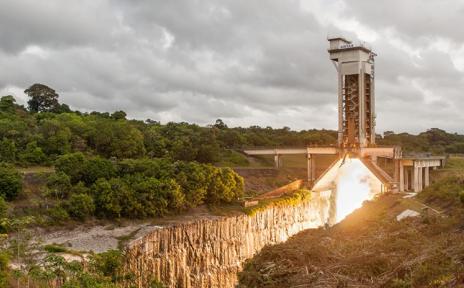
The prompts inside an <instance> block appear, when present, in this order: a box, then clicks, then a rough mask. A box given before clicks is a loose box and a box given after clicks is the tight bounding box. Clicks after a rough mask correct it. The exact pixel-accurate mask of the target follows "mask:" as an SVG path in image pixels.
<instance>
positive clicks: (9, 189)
mask: <svg viewBox="0 0 464 288" xmlns="http://www.w3.org/2000/svg"><path fill="white" fill-rule="evenodd" d="M21 189H22V179H21V175H20V174H19V172H18V171H17V170H16V168H15V167H14V166H12V165H8V164H1V163H0V197H3V198H4V199H6V200H13V199H15V198H16V197H17V196H18V194H19V192H20V191H21Z"/></svg>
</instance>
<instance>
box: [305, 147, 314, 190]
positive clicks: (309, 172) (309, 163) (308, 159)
mask: <svg viewBox="0 0 464 288" xmlns="http://www.w3.org/2000/svg"><path fill="white" fill-rule="evenodd" d="M306 173H307V177H308V182H309V183H312V181H313V179H312V177H311V154H307V155H306Z"/></svg>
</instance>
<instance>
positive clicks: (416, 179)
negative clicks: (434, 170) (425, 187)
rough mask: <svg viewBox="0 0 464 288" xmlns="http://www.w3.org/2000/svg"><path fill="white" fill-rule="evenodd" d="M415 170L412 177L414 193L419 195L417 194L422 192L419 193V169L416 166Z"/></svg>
mask: <svg viewBox="0 0 464 288" xmlns="http://www.w3.org/2000/svg"><path fill="white" fill-rule="evenodd" d="M413 169H414V173H413V174H414V175H413V177H412V181H413V182H412V183H413V191H414V192H416V193H417V192H420V191H419V167H416V166H415V165H414V167H413Z"/></svg>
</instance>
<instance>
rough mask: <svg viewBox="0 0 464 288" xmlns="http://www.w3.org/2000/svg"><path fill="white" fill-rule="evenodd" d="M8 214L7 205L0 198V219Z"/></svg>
mask: <svg viewBox="0 0 464 288" xmlns="http://www.w3.org/2000/svg"><path fill="white" fill-rule="evenodd" d="M7 212H8V204H7V203H6V201H5V199H3V197H0V218H5V217H6V216H7Z"/></svg>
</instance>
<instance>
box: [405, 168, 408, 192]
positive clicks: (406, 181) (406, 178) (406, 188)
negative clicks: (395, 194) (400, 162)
mask: <svg viewBox="0 0 464 288" xmlns="http://www.w3.org/2000/svg"><path fill="white" fill-rule="evenodd" d="M404 190H405V191H409V168H408V167H407V166H406V167H405V168H404Z"/></svg>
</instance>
